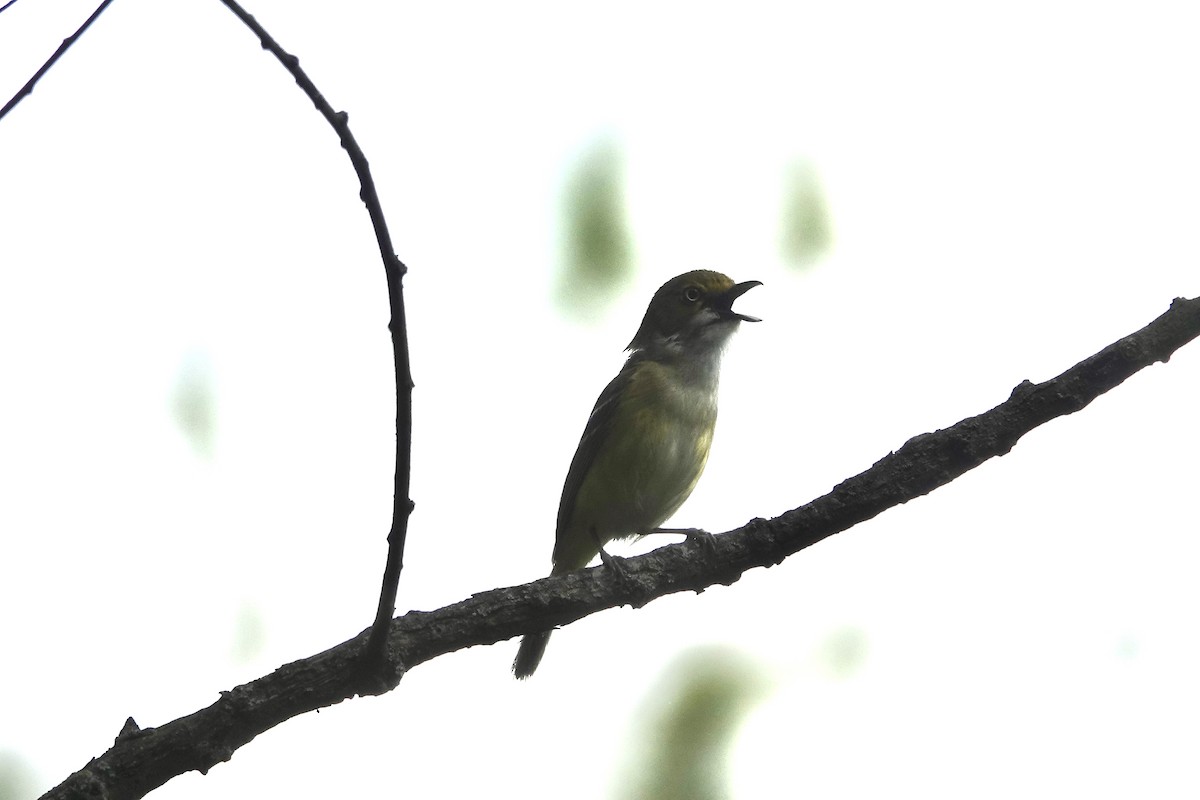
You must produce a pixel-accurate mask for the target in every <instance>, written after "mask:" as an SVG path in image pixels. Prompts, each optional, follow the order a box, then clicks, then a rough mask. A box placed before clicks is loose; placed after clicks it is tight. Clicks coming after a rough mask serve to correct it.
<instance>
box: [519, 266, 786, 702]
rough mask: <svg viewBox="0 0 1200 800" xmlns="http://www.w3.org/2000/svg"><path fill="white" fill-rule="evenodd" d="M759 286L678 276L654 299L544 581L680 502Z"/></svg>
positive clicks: (655, 521) (590, 434) (589, 436)
mask: <svg viewBox="0 0 1200 800" xmlns="http://www.w3.org/2000/svg"><path fill="white" fill-rule="evenodd" d="M761 285H762V284H761V283H760V282H759V281H746V282H745V283H734V282H733V281H732V280H731V279H730V278H729V277H728V276H726V275H722V274H721V273H720V272H712V271H710V270H696V271H694V272H687V273H684V274H683V275H679V276H677V277H675V278H672V279H671V280H669V281H667V282H666V283H664V284H663V285H662V287H661V288H660V289H659V290H658V291H657V292H655V293H654V298H653V299H652V300H651V301H650V306H649V308H647V309H646V316H645V317H644V318H643V319H642V325H641V327H640V328H638V332H637V334H636V335H635V336H634V337H633V341H632V342H630V343H629V347H628V348H627V349H628V350H629V358H628V359H627V360H626V361H625V366H623V367H622V368H621V371H620V372H619V373H617V377H615V378H613V380H612V382H610V383H609V384H608V386H606V387H605V388H604V391H603V392H601V393H600V398H599V399H598V400H597V401H596V406H595V408H593V409H592V414H591V416H590V417H589V418H588V421H587V427H585V428H584V431H583V438H582V439H580V440H579V448H578V449H577V450H576V451H575V457H574V458H573V459H572V460H571V468H570V469H569V470H568V471H567V480H566V483H565V484H564V485H563V493H562V500H561V501H560V502H559V506H558V532H557V534H556V537H555V541H554V554H553V557H552V565H553V566H552V569H551V571H550V574H551V575H562V574H564V573H567V572H570V571H572V570H576V569H581V568H583V567H585V566H587V563H588V562H589V561H591V560H592V558H594V557H595V556H596V555H597V554H599V555H600V556H601V557H602V558H603V560H604V562H605V564H608V565H610V566H615V565H614V564H613V562H612V561H611V560H610V557H609V556H608V554H607V553H606V552H605V551H604V545H605V544H607V543H608V542H611V541H613V540H615V539H629V538H633V537H636V536H641V535H644V534H647V533H652V532H654V531H655V530H658V529H659V526H660V525H662V524H663V523H664V522H666V521H667V519H669V518H670V517H671V515H672V514H674V513H675V512H676V511H677V510H678V509H679V507H680V506H681V505H683V501H684V500H687V498H688V495H690V494H691V493H692V489H694V488H695V487H696V482H697V481H699V480H700V473H702V472H703V471H704V465H705V463H706V462H707V461H708V451H709V448H710V446H711V445H712V435H713V426H714V425H715V423H716V421H717V382H718V377H719V374H720V369H721V354H722V352H723V351H724V349H725V345H726V344H727V343H728V342H729V338H730V337H731V336H732V335H733V332H734V331H735V330H737V328H738V325H739V323H741V322H758V321H759V320H758V319H757V318H755V317H750V316H746V315H745V314H740V313H738V312H736V311H734V310H733V308H732V306H733V301H734V300H736V299H738V298H739V297H741V296H742V295H743V294H745V293H746V292H747V291H749V290H750V289H752V288H754V287H755V286H761ZM549 640H550V631H541V632H539V633H531V634H527V635H526V636H525V637H524V638H523V639H522V640H521V646H520V648H519V649H518V650H517V657H516V660H515V661H513V674H514V675H516V677H518V678H528V677H529V676H530V675H532V674H533V672H534V670H536V669H537V666H538V663H539V662H541V660H542V654H543V653H545V651H546V643H547V642H548V641H549Z"/></svg>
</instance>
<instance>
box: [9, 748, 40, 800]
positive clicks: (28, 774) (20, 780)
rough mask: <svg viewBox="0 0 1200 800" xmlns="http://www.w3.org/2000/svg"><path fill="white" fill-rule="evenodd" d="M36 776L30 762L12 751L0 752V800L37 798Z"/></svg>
mask: <svg viewBox="0 0 1200 800" xmlns="http://www.w3.org/2000/svg"><path fill="white" fill-rule="evenodd" d="M33 787H34V774H33V769H32V768H30V766H29V764H28V762H26V761H25V759H23V758H21V756H19V755H17V754H16V753H15V752H13V751H12V750H3V751H0V800H26V798H30V797H36V796H37V793H36V791H35V790H34V788H33Z"/></svg>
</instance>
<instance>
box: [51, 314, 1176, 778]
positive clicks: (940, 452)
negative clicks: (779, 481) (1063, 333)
mask: <svg viewBox="0 0 1200 800" xmlns="http://www.w3.org/2000/svg"><path fill="white" fill-rule="evenodd" d="M1197 336H1200V298H1195V299H1191V300H1185V299H1182V298H1181V299H1177V300H1175V301H1174V302H1173V303H1172V304H1171V308H1170V310H1169V311H1167V312H1166V313H1165V314H1163V315H1162V316H1160V317H1159V318H1158V319H1156V320H1154V321H1153V322H1151V323H1150V324H1149V325H1147V326H1146V327H1145V328H1142V329H1141V330H1140V331H1137V332H1135V333H1133V334H1130V335H1129V336H1126V337H1125V338H1123V339H1120V340H1119V341H1117V342H1114V343H1113V344H1111V345H1109V346H1108V347H1106V348H1104V349H1103V350H1101V351H1100V352H1099V353H1097V354H1096V355H1094V356H1091V357H1090V358H1087V359H1085V360H1083V361H1081V362H1080V363H1078V364H1076V365H1075V366H1073V367H1071V368H1070V369H1068V370H1067V371H1066V372H1064V373H1062V374H1061V375H1059V376H1058V377H1056V378H1053V379H1051V380H1048V381H1046V382H1045V383H1039V384H1033V383H1030V382H1029V381H1025V382H1023V383H1021V384H1020V385H1019V386H1017V387H1016V388H1015V389H1013V391H1012V395H1011V396H1010V397H1009V398H1008V400H1006V401H1005V402H1003V403H1001V404H1000V405H998V406H996V407H995V408H993V409H991V410H990V411H986V412H984V413H983V414H980V415H979V416H976V417H969V418H968V419H964V420H963V421H961V422H959V423H958V424H956V425H953V426H951V427H949V428H945V429H943V430H939V431H936V432H934V433H926V434H921V435H919V436H915V437H913V438H912V439H910V440H909V441H908V442H906V443H905V444H904V446H903V447H901V448H900V449H899V450H897V451H896V452H894V453H889V454H888V455H886V456H884V457H883V458H881V459H880V460H879V461H878V462H876V463H875V465H874V466H872V467H871V468H870V469H868V470H866V471H865V472H862V473H860V474H858V475H856V476H854V477H852V478H849V479H848V480H846V481H843V482H842V483H841V484H839V485H838V486H836V487H835V488H834V489H833V491H831V492H830V493H829V494H826V495H824V496H823V497H820V498H818V499H816V500H814V501H812V502H811V503H808V504H807V505H804V506H801V507H800V508H797V509H794V510H792V511H789V512H787V513H785V514H783V515H781V516H779V517H776V518H775V519H772V520H764V519H755V520H752V521H750V522H749V523H748V524H746V525H745V526H743V527H741V528H739V529H737V530H735V531H730V532H728V533H725V534H721V535H718V536H716V537H715V538H714V540H713V541H712V542H710V543H702V542H692V541H689V542H684V543H681V544H674V545H669V546H667V547H663V548H660V549H658V550H655V551H654V552H652V553H648V554H646V555H643V556H637V557H635V558H630V559H626V560H625V562H624V565H625V571H626V573H627V579H625V580H618V579H616V578H614V577H613V575H612V574H611V573H610V572H609V571H608V570H607V569H605V568H603V567H599V568H593V569H586V570H579V571H577V572H573V573H570V574H568V575H563V576H560V577H554V578H543V579H541V580H538V581H535V582H533V583H529V584H525V585H523V586H515V587H511V588H507V589H494V590H492V591H488V592H482V593H480V594H476V595H473V596H471V597H470V598H469V599H467V600H464V601H462V602H460V603H456V604H454V605H451V606H446V607H445V608H441V609H438V610H436V611H429V612H424V611H411V612H409V613H408V614H405V615H404V616H402V617H400V618H398V619H395V620H392V622H391V625H390V630H389V634H388V639H387V646H388V648H389V650H390V651H391V653H392V655H393V657H394V658H395V659H396V660H397V661H399V662H400V663H403V664H405V665H406V666H407V667H409V668H412V667H414V666H416V665H418V664H421V663H423V662H425V661H429V660H430V659H432V658H436V657H437V656H440V655H443V654H445V653H450V652H453V651H455V650H461V649H463V648H466V647H471V646H473V645H481V644H493V643H495V642H499V641H502V640H504V639H509V638H512V637H514V636H519V635H522V634H526V633H531V632H533V631H539V630H545V629H546V628H547V627H548V626H552V625H565V624H567V623H570V622H574V621H575V620H577V619H580V618H582V617H585V616H587V615H589V614H593V613H595V612H597V611H600V610H602V609H606V608H612V607H614V606H619V605H625V604H629V605H633V606H642V605H645V604H646V603H648V602H650V601H651V600H654V599H656V598H658V597H662V596H664V595H667V594H671V593H674V592H682V591H695V592H699V591H702V590H703V589H705V588H706V587H708V586H712V585H714V584H718V583H720V584H726V585H728V584H732V583H733V582H735V581H736V580H737V579H738V578H740V577H741V575H742V573H744V572H745V571H746V570H748V569H752V568H754V567H769V566H772V565H774V564H778V563H780V562H781V561H783V560H784V559H785V558H787V557H788V556H789V555H792V554H793V553H796V552H798V551H800V550H802V549H804V548H806V547H808V546H810V545H812V544H815V543H817V542H819V541H821V540H822V539H825V538H827V537H829V536H832V535H833V534H835V533H838V532H840V531H844V530H847V529H848V528H851V527H853V526H854V525H856V524H858V523H860V522H863V521H864V520H868V519H870V518H872V517H874V516H876V515H877V514H879V513H880V512H882V511H885V510H886V509H888V508H891V507H893V506H896V505H900V504H901V503H906V502H908V501H909V500H912V499H914V498H917V497H920V496H922V495H924V494H927V493H929V492H931V491H933V490H934V489H936V488H938V487H939V486H943V485H945V484H947V483H949V482H950V481H952V480H954V479H955V478H957V477H958V476H959V475H962V474H963V473H964V472H967V471H968V470H970V469H973V468H975V467H977V466H979V465H980V464H982V463H983V462H984V461H987V460H988V459H990V458H994V457H996V456H1002V455H1004V454H1005V453H1007V452H1008V451H1009V450H1011V449H1012V448H1013V446H1014V445H1015V444H1016V443H1017V441H1018V440H1020V438H1021V437H1022V436H1024V435H1025V434H1026V433H1028V432H1029V431H1031V430H1033V429H1034V428H1036V427H1037V426H1039V425H1041V424H1043V423H1045V422H1048V421H1049V420H1052V419H1054V418H1055V417H1059V416H1063V415H1065V414H1071V413H1074V412H1076V411H1079V410H1080V409H1082V408H1084V407H1085V406H1087V405H1088V404H1089V403H1091V402H1092V401H1093V400H1095V399H1096V398H1097V397H1099V396H1100V395H1101V394H1103V393H1105V392H1107V391H1108V390H1109V389H1112V388H1113V387H1115V386H1117V385H1119V384H1120V383H1121V382H1122V381H1124V380H1125V379H1126V378H1128V377H1129V376H1130V375H1132V374H1134V373H1135V372H1137V371H1138V370H1140V369H1142V368H1144V367H1147V366H1149V365H1150V364H1153V363H1156V362H1158V361H1166V360H1168V359H1169V358H1170V357H1171V355H1172V354H1173V353H1174V352H1175V351H1176V350H1177V349H1179V348H1180V347H1182V346H1183V345H1185V344H1187V343H1188V342H1190V341H1191V340H1192V339H1195V338H1196V337H1197ZM368 635H369V632H368V631H363V632H362V633H360V634H359V635H358V636H356V637H354V638H353V639H350V640H348V641H346V642H343V643H342V644H339V645H337V646H336V647H333V648H331V649H329V650H326V651H325V652H323V653H318V654H317V655H314V656H311V657H309V658H305V659H302V660H300V661H295V662H293V663H291V664H287V665H285V666H282V667H280V668H279V669H277V670H275V671H274V672H272V673H271V674H270V675H267V676H265V677H262V678H259V679H258V680H255V681H251V682H250V683H246V684H243V685H241V686H238V687H237V688H235V689H233V690H231V691H228V692H224V693H222V695H221V698H220V699H219V700H217V702H215V703H213V704H212V705H211V706H209V707H207V708H204V709H201V710H200V711H197V712H195V713H194V714H191V715H189V716H186V717H182V718H180V719H177V720H174V721H172V722H169V723H167V724H166V725H163V726H160V727H158V728H149V729H146V730H139V729H138V727H137V725H136V724H135V723H134V722H133V720H129V721H128V722H127V723H126V725H125V729H124V730H122V731H121V733H120V735H119V736H118V737H117V740H116V742H115V743H114V744H113V746H112V747H111V748H110V749H109V750H108V752H106V753H104V754H103V755H102V756H100V757H99V758H96V759H93V760H92V762H91V763H89V764H88V765H87V766H86V767H84V768H83V769H81V770H80V771H79V772H76V773H75V774H74V775H72V776H70V777H69V778H68V779H67V780H66V781H64V782H63V783H62V784H60V785H59V786H58V787H56V788H55V789H53V790H51V791H50V792H49V793H47V794H46V795H45V797H47V798H68V797H82V796H88V797H105V798H138V797H142V796H144V795H145V794H146V793H147V792H149V791H150V790H152V789H154V788H155V787H157V786H161V785H162V784H163V783H165V782H166V781H167V780H169V779H170V778H172V777H174V776H175V775H179V774H181V773H183V772H186V771H188V770H199V771H200V772H206V771H207V770H208V769H209V768H211V767H212V766H214V765H216V764H218V763H220V762H221V761H226V760H228V759H229V758H231V757H232V755H233V753H234V751H236V750H237V748H239V747H241V746H242V745H243V744H245V743H246V742H249V741H250V740H251V739H253V738H254V737H255V736H258V735H259V734H261V733H263V732H265V731H267V730H269V729H270V728H272V727H274V726H275V725H278V724H279V723H281V722H283V721H285V720H287V719H289V718H291V717H294V716H296V715H298V714H302V713H304V712H306V711H312V710H314V709H318V708H323V707H325V706H330V705H333V704H335V703H339V702H341V701H342V700H346V699H349V698H350V697H352V696H353V695H354V693H355V691H356V687H357V686H358V678H357V675H358V672H357V668H356V664H357V663H358V661H359V658H358V653H359V651H360V650H361V648H362V646H363V644H364V641H365V640H366V638H367V637H368Z"/></svg>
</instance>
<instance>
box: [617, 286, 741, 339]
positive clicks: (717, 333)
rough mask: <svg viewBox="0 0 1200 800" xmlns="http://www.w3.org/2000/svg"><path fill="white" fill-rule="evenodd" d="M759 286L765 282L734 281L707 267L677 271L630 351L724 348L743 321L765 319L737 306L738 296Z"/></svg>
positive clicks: (661, 290) (656, 298)
mask: <svg viewBox="0 0 1200 800" xmlns="http://www.w3.org/2000/svg"><path fill="white" fill-rule="evenodd" d="M755 286H762V283H761V282H760V281H746V282H744V283H734V282H733V280H732V279H731V278H730V277H729V276H728V275H723V274H722V273H720V272H713V271H712V270H707V269H698V270H695V271H693V272H685V273H684V274H682V275H678V276H676V277H674V278H672V279H671V280H669V281H667V282H666V283H664V284H663V285H662V287H661V288H659V290H658V291H657V292H655V293H654V298H653V299H652V300H651V301H650V306H649V307H648V308H647V309H646V316H645V317H644V318H643V319H642V325H641V327H640V328H638V332H637V335H635V336H634V337H633V341H632V342H630V343H629V348H628V349H629V350H651V351H657V350H660V349H677V350H679V351H680V352H699V353H704V352H708V351H720V349H721V348H722V347H723V346H724V344H725V343H726V342H727V341H728V340H729V337H730V335H732V334H733V332H734V331H735V330H737V327H738V323H740V322H759V321H760V320H759V319H758V318H757V317H751V316H748V315H746V314H741V313H738V312H737V311H734V310H733V307H732V306H733V301H734V300H736V299H738V298H739V297H741V296H742V295H743V294H745V293H746V292H748V291H749V290H751V289H753V288H754V287H755Z"/></svg>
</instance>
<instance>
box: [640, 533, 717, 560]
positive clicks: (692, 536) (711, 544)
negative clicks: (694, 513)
mask: <svg viewBox="0 0 1200 800" xmlns="http://www.w3.org/2000/svg"><path fill="white" fill-rule="evenodd" d="M650 532H651V533H678V534H681V535H683V536H686V537H687V538H688V539H689V540H691V541H693V542H695V543H696V544H698V545H700V547H701V548H702V549H703V550H704V552H705V553H707V554H708V555H713V554H714V553H716V552H717V539H716V537H715V536H713V535H712V534H711V533H709V532H708V531H706V530H703V529H702V528H655V529H654V530H652V531H650Z"/></svg>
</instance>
